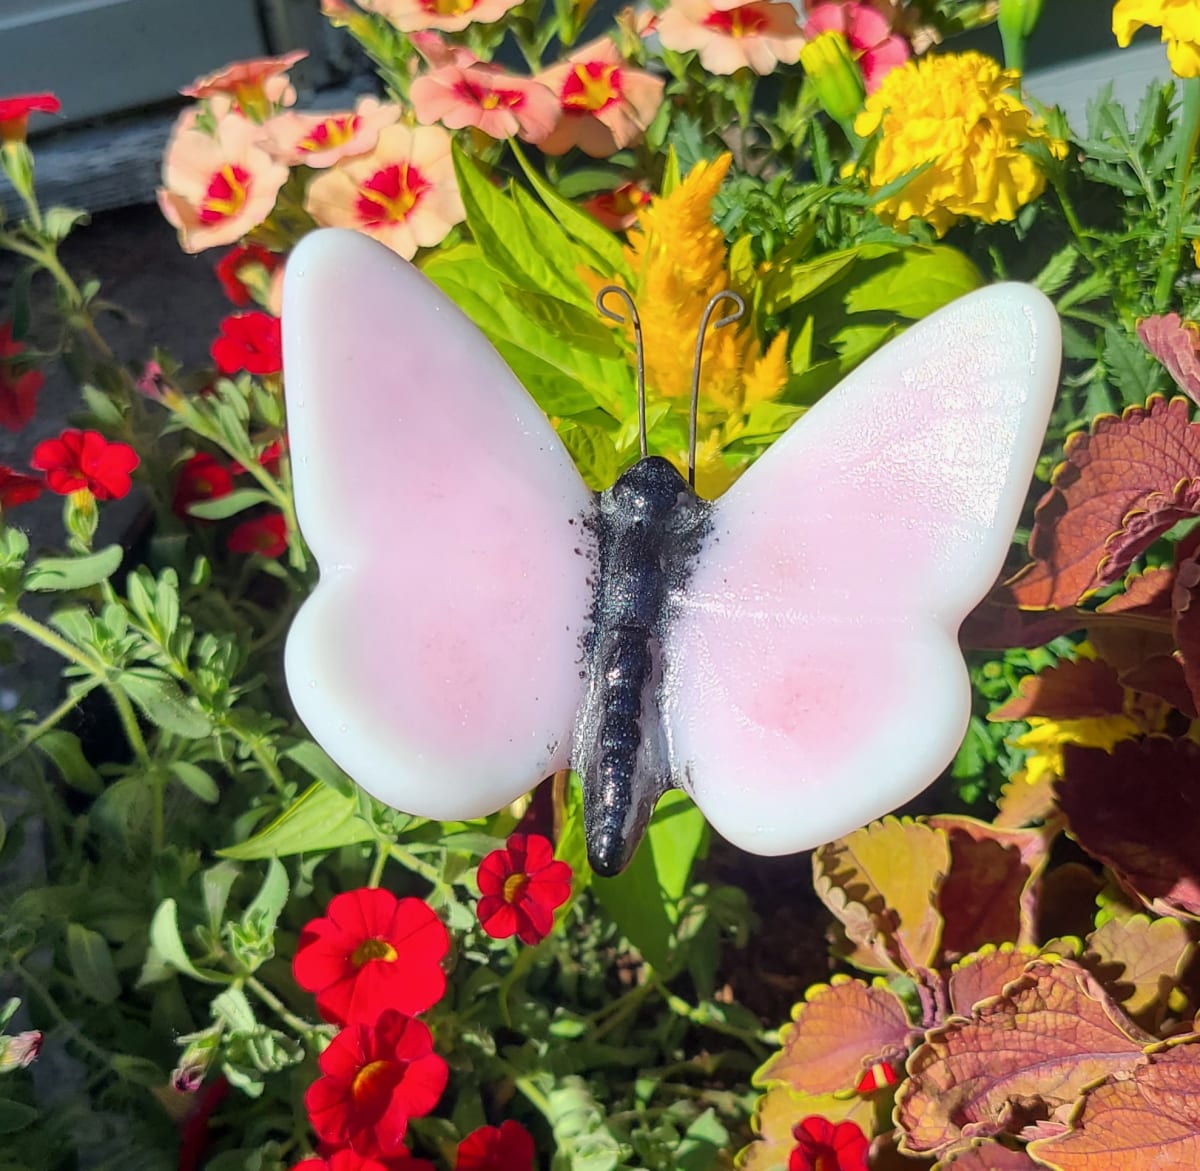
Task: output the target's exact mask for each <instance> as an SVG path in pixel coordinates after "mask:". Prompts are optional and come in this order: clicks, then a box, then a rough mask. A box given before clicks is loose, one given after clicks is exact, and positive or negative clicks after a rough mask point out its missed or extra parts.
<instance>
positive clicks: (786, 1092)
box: [734, 1085, 876, 1171]
mask: <svg viewBox="0 0 1200 1171" xmlns="http://www.w3.org/2000/svg"><path fill="white" fill-rule="evenodd" d="M875 1113H876V1111H875V1103H874V1102H873V1101H872V1100H871V1099H868V1098H863V1097H860V1096H859V1095H858V1094H852V1095H843V1096H840V1097H836V1098H835V1097H834V1096H833V1095H832V1094H819V1095H817V1094H801V1093H797V1092H796V1091H795V1090H792V1089H789V1088H788V1087H787V1086H782V1085H781V1086H773V1087H772V1088H771V1089H770V1090H768V1091H767V1092H766V1093H765V1094H764V1095H763V1096H762V1097H761V1098H759V1100H758V1104H757V1105H756V1106H755V1109H754V1118H753V1120H752V1125H753V1127H754V1133H755V1135H756V1136H757V1137H756V1138H755V1139H754V1141H753V1142H752V1143H749V1144H748V1145H747V1146H745V1147H743V1148H742V1149H741V1151H740V1152H739V1153H738V1155H737V1158H736V1159H735V1161H734V1162H735V1164H736V1166H737V1167H738V1171H781V1169H782V1168H786V1167H787V1165H788V1156H789V1155H790V1154H791V1152H792V1148H793V1147H794V1146H795V1145H796V1140H795V1138H793V1137H792V1128H793V1127H794V1126H795V1125H796V1123H797V1122H799V1121H800V1120H801V1119H802V1118H811V1117H812V1116H813V1115H814V1114H816V1115H819V1116H820V1117H821V1118H827V1119H828V1120H829V1121H830V1122H835V1123H836V1122H853V1123H855V1124H856V1125H857V1126H858V1128H859V1129H860V1130H861V1131H862V1132H863V1134H867V1135H869V1134H873V1133H874V1132H875V1129H876V1118H875Z"/></svg>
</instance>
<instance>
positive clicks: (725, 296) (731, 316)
mask: <svg viewBox="0 0 1200 1171" xmlns="http://www.w3.org/2000/svg"><path fill="white" fill-rule="evenodd" d="M722 301H732V302H733V308H732V309H731V310H730V311H729V312H728V313H726V314H724V315H723V316H722V317H718V318H717V319H716V321H710V320H709V318H710V315H711V314H712V312H713V310H714V309H716V307H717V306H718V305H719V304H720V303H721V302H722ZM745 314H746V301H745V299H744V298H743V297H742V295H741V293H735V292H734V291H733V290H732V289H722V290H721V291H720V292H719V293H714V294H713V295H712V296H711V297H709V299H708V304H707V305H705V306H704V316H703V318H702V320H703V322H704V323H705V325H706V326H708V328H710V329H720V328H721V326H723V325H732V324H733V323H734V322H735V321H740V320H741V319H742V318H743V317H744V316H745ZM701 333H703V327H702V328H701Z"/></svg>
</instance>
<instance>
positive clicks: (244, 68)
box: [179, 49, 308, 121]
mask: <svg viewBox="0 0 1200 1171" xmlns="http://www.w3.org/2000/svg"><path fill="white" fill-rule="evenodd" d="M307 56H308V51H307V50H306V49H296V50H295V51H293V52H291V53H285V54H284V55H283V56H282V57H253V58H251V59H250V60H248V61H235V62H233V64H231V65H226V66H225V68H224V69H218V70H217V71H216V72H215V73H206V74H205V75H204V76H203V77H198V78H196V80H195V81H193V82H192V84H191V85H188V86H184V88H183V89H181V90H180V91H179V92H180V93H181V94H183V95H184V97H188V98H211V97H217V96H226V97H228V98H229V99H230V101H232V102H233V103H234V105H235V106H236V108H237V109H238V110H239V111H241V112H242V113H243V114H245V115H246V116H247V117H250V118H254V119H255V120H257V121H261V120H262V119H263V118H266V117H267V116H268V115H269V114H270V113H271V111H272V110H273V109H274V108H275V107H276V106H290V105H291V104H292V103H293V102H295V100H296V91H295V89H294V88H293V86H292V83H291V82H290V81H289V80H288V77H287V71H288V70H289V69H291V67H292V66H293V65H295V64H296V62H297V61H302V60H303V59H304V58H305V57H307Z"/></svg>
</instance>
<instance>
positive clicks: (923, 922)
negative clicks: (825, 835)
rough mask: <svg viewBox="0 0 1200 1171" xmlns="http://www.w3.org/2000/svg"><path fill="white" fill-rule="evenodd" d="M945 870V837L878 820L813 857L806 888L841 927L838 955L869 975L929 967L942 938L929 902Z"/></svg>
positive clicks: (891, 819)
mask: <svg viewBox="0 0 1200 1171" xmlns="http://www.w3.org/2000/svg"><path fill="white" fill-rule="evenodd" d="M949 870H950V843H949V839H948V838H947V837H946V835H945V834H944V833H942V832H941V831H940V830H937V829H934V828H933V827H931V826H928V825H923V824H922V823H920V822H916V821H912V820H911V819H909V818H903V819H901V818H896V817H885V818H884V819H883V820H882V821H875V822H872V823H871V824H870V825H868V826H865V827H864V828H863V829H858V830H855V831H854V832H853V833H851V834H847V835H846V836H845V837H843V838H838V839H837V840H836V841H833V842H830V843H828V844H827V845H824V846H822V847H821V848H820V849H819V850H817V851H816V852H815V853H814V854H813V886H814V889H815V890H816V893H817V896H818V897H819V898H820V899H821V900H822V901H823V902H824V903H825V905H826V906H827V907H828V908H829V910H830V911H831V912H832V913H833V914H834V916H835V917H836V918H837V919H838V920H839V921H840V922H841V924H842V927H843V929H844V930H845V934H846V938H847V940H848V941H849V943H850V945H851V948H850V951H849V953H848V955H847V956H846V958H847V960H848V961H849V962H850V963H852V964H854V965H855V966H856V967H859V968H862V969H863V970H864V971H869V972H886V971H900V972H903V971H908V970H911V969H913V968H922V967H930V966H931V965H932V964H933V962H934V960H935V958H936V956H937V954H938V950H939V946H940V943H941V935H942V917H941V915H940V914H939V913H938V911H937V908H936V904H935V900H936V897H937V891H938V888H939V887H940V886H941V884H942V880H943V879H944V878H945V876H946V874H947V873H948V872H949Z"/></svg>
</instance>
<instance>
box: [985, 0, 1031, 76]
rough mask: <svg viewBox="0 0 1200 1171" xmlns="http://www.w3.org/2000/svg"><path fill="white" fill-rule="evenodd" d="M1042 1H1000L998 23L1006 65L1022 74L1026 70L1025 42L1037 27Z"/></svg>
mask: <svg viewBox="0 0 1200 1171" xmlns="http://www.w3.org/2000/svg"><path fill="white" fill-rule="evenodd" d="M1041 14H1042V0H1000V12H999V15H998V16H997V17H996V23H997V25H999V27H1000V39H1001V40H1002V41H1003V42H1004V65H1005V67H1006V68H1008V69H1015V70H1017V72H1021V71H1022V70H1023V69H1024V68H1025V42H1026V41H1027V40H1028V39H1029V36H1030V34H1031V33H1032V32H1033V30H1034V28H1036V27H1037V22H1038V17H1039V16H1041Z"/></svg>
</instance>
